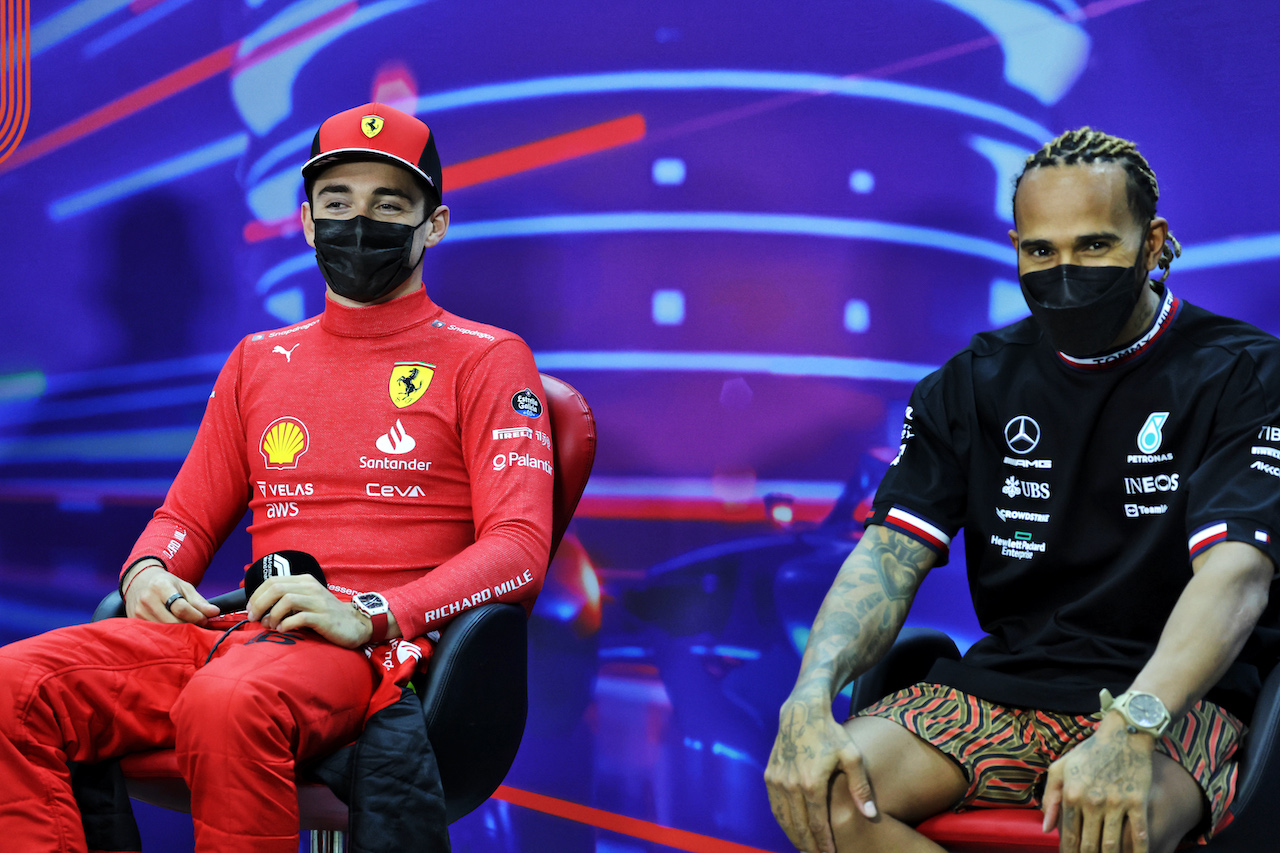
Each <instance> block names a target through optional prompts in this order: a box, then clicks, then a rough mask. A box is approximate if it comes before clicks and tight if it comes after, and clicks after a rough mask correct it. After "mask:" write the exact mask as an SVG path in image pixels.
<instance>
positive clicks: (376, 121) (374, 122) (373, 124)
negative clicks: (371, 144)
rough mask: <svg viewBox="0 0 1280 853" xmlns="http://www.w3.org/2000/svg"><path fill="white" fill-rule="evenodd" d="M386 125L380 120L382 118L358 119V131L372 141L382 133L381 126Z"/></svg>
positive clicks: (366, 117)
mask: <svg viewBox="0 0 1280 853" xmlns="http://www.w3.org/2000/svg"><path fill="white" fill-rule="evenodd" d="M384 124H386V122H384V121H383V120H382V116H365V117H364V118H362V119H360V130H361V131H362V132H363V133H364V135H365V136H367V137H369V138H370V139H373V138H374V137H375V136H377V135H378V134H379V133H381V132H382V126H383V125H384Z"/></svg>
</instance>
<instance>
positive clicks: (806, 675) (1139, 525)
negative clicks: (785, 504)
mask: <svg viewBox="0 0 1280 853" xmlns="http://www.w3.org/2000/svg"><path fill="white" fill-rule="evenodd" d="M1158 197H1159V190H1158V188H1157V184H1156V180H1155V175H1154V174H1153V173H1152V172H1151V169H1150V167H1149V166H1148V164H1147V162H1146V160H1145V159H1143V157H1142V156H1141V155H1140V154H1139V153H1138V152H1137V150H1136V149H1135V148H1134V146H1133V144H1132V143H1130V142H1127V141H1125V140H1122V139H1117V138H1115V137H1112V136H1108V135H1107V134H1103V133H1098V132H1095V131H1091V130H1090V129H1089V128H1083V129H1081V130H1078V131H1071V132H1068V133H1066V134H1063V135H1062V136H1061V137H1059V138H1057V139H1055V140H1053V141H1052V142H1050V143H1048V144H1047V145H1046V146H1045V147H1044V148H1042V149H1041V150H1040V151H1039V152H1037V153H1036V154H1034V155H1032V156H1031V157H1030V158H1028V160H1027V164H1026V167H1025V169H1024V171H1023V173H1022V175H1021V176H1020V177H1019V179H1018V183H1017V185H1016V187H1015V195H1014V199H1015V208H1014V209H1015V220H1016V221H1015V225H1016V230H1015V231H1011V232H1010V238H1011V240H1012V242H1013V245H1014V248H1015V249H1016V250H1017V253H1018V271H1019V277H1020V280H1021V283H1022V289H1023V293H1024V295H1025V297H1026V299H1027V303H1028V305H1029V306H1030V308H1031V313H1032V317H1030V318H1028V319H1026V320H1023V321H1021V322H1019V323H1015V324H1014V325H1012V326H1009V327H1007V328H1004V329H1000V330H998V331H995V332H988V333H983V334H979V335H976V336H975V337H974V339H973V341H972V342H971V343H970V345H969V347H967V348H966V349H965V350H963V351H962V352H960V353H959V354H957V355H956V356H955V357H953V358H952V359H950V360H949V361H948V362H947V363H946V364H945V365H944V366H943V367H942V368H941V369H940V370H938V371H936V372H935V373H933V374H931V375H930V376H928V377H926V378H925V379H924V380H923V381H922V382H921V383H920V384H919V385H918V386H917V387H916V389H915V391H914V393H913V394H912V397H911V402H910V405H909V406H908V408H907V411H906V417H905V420H904V424H903V430H902V444H901V447H900V450H899V453H898V456H897V458H896V459H895V460H894V462H893V464H892V466H891V467H890V469H889V472H888V474H886V476H885V478H884V481H883V482H882V483H881V486H880V489H879V491H878V492H877V495H876V500H875V504H874V511H873V514H872V515H871V517H870V518H869V519H868V526H867V530H866V533H865V534H864V536H863V538H862V541H861V542H860V543H859V545H858V547H857V548H856V549H855V550H854V552H853V554H851V555H850V557H849V559H848V560H847V561H846V562H845V564H844V566H842V568H841V570H840V573H839V575H838V576H837V577H836V580H835V583H834V584H833V586H832V589H831V591H830V592H829V593H828V595H827V598H826V600H825V601H824V602H823V605H822V609H821V610H820V611H819V613H818V617H817V619H816V620H815V622H814V626H813V631H812V632H811V634H810V638H809V643H808V646H807V648H806V650H805V654H804V659H803V661H802V663H801V672H800V677H799V679H798V680H797V683H796V687H795V689H794V690H793V692H792V694H791V696H790V697H789V698H788V700H787V702H786V703H785V704H784V705H783V708H782V712H781V718H780V727H779V733H778V739H777V742H776V744H775V746H774V750H773V754H772V755H771V757H770V760H769V767H768V769H767V771H766V774H765V777H766V782H767V783H768V785H769V795H770V800H771V802H772V805H773V810H774V815H775V817H776V818H777V819H778V822H779V823H780V824H781V825H782V827H783V829H784V830H786V832H787V834H788V837H789V838H790V839H791V840H792V842H793V843H794V844H795V845H796V846H797V847H798V848H800V849H802V850H806V851H818V850H823V851H833V850H835V849H836V846H837V845H838V846H839V849H840V850H841V851H842V853H843V852H844V851H850V850H857V851H881V850H883V851H895V853H896V852H897V851H938V850H941V848H940V847H938V846H937V845H935V844H934V843H933V842H931V841H929V840H928V839H926V838H925V837H924V836H922V835H920V834H919V833H917V832H915V830H913V829H912V828H911V825H912V824H914V823H917V822H919V821H920V820H923V819H924V818H926V817H929V816H931V815H933V814H936V813H938V812H941V811H944V810H947V809H953V808H954V809H959V808H981V807H990V806H1000V805H1003V806H1022V807H1027V808H1036V807H1038V808H1043V809H1044V826H1045V828H1046V831H1048V830H1050V829H1052V828H1053V827H1055V826H1056V827H1057V828H1058V829H1059V830H1060V834H1061V850H1063V851H1069V853H1076V851H1093V850H1098V849H1100V848H1101V849H1114V850H1120V849H1125V850H1134V851H1138V853H1145V851H1148V850H1150V851H1172V850H1173V849H1174V848H1175V847H1176V846H1177V844H1178V843H1179V842H1180V841H1181V840H1183V839H1184V837H1187V836H1191V837H1193V838H1194V839H1196V840H1198V841H1200V842H1201V843H1203V842H1204V841H1205V840H1206V839H1207V838H1208V837H1209V836H1210V835H1212V833H1213V832H1215V831H1217V830H1219V829H1221V828H1222V827H1223V826H1225V825H1226V823H1227V822H1228V821H1229V820H1230V816H1229V814H1228V812H1227V807H1228V806H1229V805H1230V802H1231V797H1232V795H1233V793H1234V790H1235V779H1236V764H1235V761H1234V758H1233V755H1234V753H1235V751H1236V748H1237V747H1238V745H1239V742H1240V739H1241V737H1242V736H1243V731H1244V726H1243V724H1242V723H1241V722H1240V719H1239V718H1240V717H1246V718H1247V716H1248V714H1249V713H1250V711H1251V710H1252V704H1253V701H1254V698H1255V696H1256V692H1257V673H1256V670H1255V669H1253V668H1251V667H1250V666H1249V665H1248V663H1249V661H1247V660H1244V659H1239V660H1238V658H1240V657H1241V651H1242V649H1243V648H1244V647H1245V642H1246V640H1248V639H1249V638H1250V636H1251V635H1252V634H1253V633H1254V629H1255V626H1256V623H1257V621H1258V619H1259V617H1260V616H1261V614H1262V612H1263V609H1264V608H1265V606H1266V603H1267V598H1268V593H1269V590H1270V586H1271V582H1272V578H1273V576H1274V574H1275V566H1276V563H1277V553H1276V552H1275V551H1274V550H1273V549H1274V548H1275V547H1276V546H1275V545H1274V544H1273V537H1274V536H1276V535H1278V534H1280V502H1277V501H1276V500H1275V497H1276V493H1277V488H1278V487H1280V483H1278V482H1277V479H1278V478H1280V341H1277V340H1276V339H1275V338H1273V337H1271V336H1270V335H1267V334H1266V333H1264V332H1261V331H1259V330H1258V329H1256V328H1254V327H1252V326H1249V325H1247V324H1244V323H1240V322H1238V321H1235V320H1230V319H1227V318H1224V317H1219V316H1216V315H1214V314H1211V313H1209V312H1207V311H1204V310H1202V309H1200V308H1197V307H1196V306H1193V305H1190V304H1188V303H1186V302H1184V301H1182V300H1180V299H1179V298H1178V297H1177V296H1175V295H1174V294H1173V293H1172V292H1171V291H1170V290H1168V289H1166V288H1165V287H1164V285H1163V282H1164V278H1165V277H1167V276H1168V267H1169V264H1170V263H1171V262H1172V260H1173V259H1174V258H1175V257H1176V256H1177V255H1178V254H1179V251H1180V249H1179V247H1178V243H1177V241H1176V240H1174V239H1173V238H1172V236H1171V235H1170V234H1169V229H1168V223H1167V222H1166V221H1165V220H1164V219H1162V218H1160V217H1158V216H1156V215H1155V212H1156V211H1155V207H1156V200H1157V199H1158ZM1156 267H1160V268H1163V269H1164V270H1165V274H1164V277H1162V278H1161V279H1160V281H1158V282H1152V281H1149V280H1148V273H1149V272H1150V271H1151V270H1152V269H1154V268H1156ZM962 527H963V528H964V529H965V543H966V548H965V552H966V553H965V557H966V561H967V566H968V572H969V583H970V589H971V592H972V595H973V601H974V607H975V610H976V612H977V615H978V619H979V622H980V623H981V625H982V627H983V629H984V630H985V631H986V632H987V635H986V636H985V637H983V638H982V639H981V640H979V641H978V642H977V643H976V644H975V645H974V646H973V647H972V648H971V649H970V650H969V651H968V653H967V654H966V655H965V656H964V659H963V660H962V661H960V662H950V661H946V662H939V663H938V664H936V665H935V666H934V668H933V670H932V671H931V672H930V673H929V677H928V680H927V682H925V683H921V684H918V685H915V686H914V687H911V688H908V689H907V690H904V691H901V692H899V693H897V694H894V695H892V696H888V697H885V698H884V699H883V700H881V701H880V702H877V703H875V704H873V705H872V706H871V707H870V708H867V709H866V710H864V711H862V712H861V713H860V715H859V716H857V717H855V718H853V719H851V720H849V721H847V722H845V723H844V724H843V725H841V724H839V723H837V722H836V721H835V720H834V719H833V718H832V715H831V701H832V698H833V696H834V694H835V693H836V691H838V690H839V689H840V688H841V687H842V686H843V685H844V684H846V683H847V682H848V681H849V680H850V679H851V678H853V677H855V676H857V675H858V674H860V673H861V672H864V671H865V670H866V669H868V668H869V667H870V666H871V665H872V664H874V663H875V661H876V660H877V659H879V658H880V657H881V656H882V655H883V654H884V652H885V651H886V650H887V648H888V647H889V645H890V644H891V643H892V641H893V638H894V637H895V636H896V634H897V632H898V630H899V629H900V628H901V626H902V624H903V620H904V619H905V617H906V613H907V609H908V607H909V606H910V604H911V600H912V598H913V597H914V595H915V592H916V590H917V589H918V587H919V584H920V582H921V580H922V579H923V578H924V576H925V574H926V573H927V572H928V571H929V569H930V568H932V567H933V566H935V565H941V564H942V563H945V562H946V559H947V548H948V545H949V543H950V541H951V537H953V536H954V535H955V534H956V533H957V531H958V530H959V529H960V528H962ZM1112 845H1114V846H1112Z"/></svg>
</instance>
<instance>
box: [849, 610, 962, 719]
mask: <svg viewBox="0 0 1280 853" xmlns="http://www.w3.org/2000/svg"><path fill="white" fill-rule="evenodd" d="M942 657H945V658H950V659H951V660H960V650H959V649H957V648H956V644H955V642H954V641H953V640H952V639H951V638H950V637H948V636H947V635H946V634H944V633H943V632H941V631H938V630H936V629H934V628H903V629H902V633H901V634H899V635H898V639H897V640H895V641H894V643H893V646H892V647H890V649H889V651H888V652H886V653H885V656H884V657H883V658H881V659H880V661H879V662H878V663H876V665H875V666H873V667H871V669H869V670H867V671H866V672H864V673H863V674H862V675H860V676H858V678H857V679H856V680H854V682H853V699H852V701H851V702H850V703H849V710H850V713H857V712H858V711H861V710H862V709H863V708H865V707H867V706H868V705H870V704H871V703H872V702H875V701H877V700H880V699H883V698H884V697H886V696H888V695H889V694H890V693H896V692H897V691H899V690H901V689H902V688H904V687H910V686H911V685H913V684H915V683H916V682H917V681H923V680H924V677H925V676H926V675H928V673H929V668H930V667H931V666H933V662H934V661H936V660H937V659H938V658H942Z"/></svg>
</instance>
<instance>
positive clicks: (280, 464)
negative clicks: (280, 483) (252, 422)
mask: <svg viewBox="0 0 1280 853" xmlns="http://www.w3.org/2000/svg"><path fill="white" fill-rule="evenodd" d="M310 446H311V436H310V435H309V434H308V432H307V425H306V424H304V423H303V422H302V421H300V420H298V419H297V418H276V419H275V420H274V421H272V422H271V423H270V425H269V426H267V428H266V429H264V430H263V431H262V441H261V442H259V444H258V450H259V451H261V453H262V458H263V459H264V460H266V463H267V467H268V468H297V467H298V459H299V458H300V457H301V456H302V454H304V453H306V452H307V448H309V447H310Z"/></svg>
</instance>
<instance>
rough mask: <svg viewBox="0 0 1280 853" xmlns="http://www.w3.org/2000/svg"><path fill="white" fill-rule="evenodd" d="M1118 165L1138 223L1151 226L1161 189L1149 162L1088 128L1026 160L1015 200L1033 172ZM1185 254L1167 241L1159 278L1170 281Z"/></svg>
mask: <svg viewBox="0 0 1280 853" xmlns="http://www.w3.org/2000/svg"><path fill="white" fill-rule="evenodd" d="M1095 162H1101V163H1119V164H1120V165H1121V166H1123V167H1124V171H1125V175H1126V177H1127V178H1128V180H1127V181H1126V187H1125V189H1126V193H1127V195H1128V200H1129V210H1130V211H1131V212H1132V213H1133V218H1134V219H1135V220H1136V221H1138V222H1150V221H1151V220H1152V219H1153V218H1154V217H1155V215H1156V202H1157V201H1158V200H1159V199H1160V185H1159V184H1158V183H1157V182H1156V173H1155V172H1153V171H1151V166H1150V165H1149V164H1148V163H1147V161H1146V158H1144V157H1143V156H1142V155H1141V154H1139V153H1138V147H1137V146H1136V145H1134V144H1133V143H1132V142H1130V141H1129V140H1127V139H1121V138H1120V137H1118V136H1112V135H1111V134H1109V133H1103V132H1102V131H1100V130H1093V129H1092V128H1090V127H1089V126H1088V125H1086V126H1084V127H1082V128H1080V129H1079V130H1068V131H1067V132H1066V133H1064V134H1062V135H1061V136H1059V137H1058V138H1057V139H1053V140H1050V141H1049V142H1047V143H1045V145H1044V147H1042V148H1041V149H1040V150H1039V151H1037V152H1036V153H1034V154H1032V155H1031V156H1030V157H1028V158H1027V162H1026V163H1025V164H1024V165H1023V167H1022V174H1021V175H1018V178H1017V180H1015V181H1014V183H1013V192H1014V196H1015V197H1016V196H1017V193H1018V184H1020V183H1021V182H1022V178H1023V176H1024V175H1026V174H1027V172H1029V171H1031V170H1032V169H1039V168H1042V167H1044V166H1057V165H1058V164H1062V165H1064V166H1073V165H1075V164H1076V163H1095ZM1181 254H1182V245H1181V244H1180V243H1179V242H1178V240H1177V238H1175V237H1174V236H1173V235H1172V234H1170V235H1169V236H1168V237H1167V238H1166V239H1165V243H1164V246H1163V247H1162V248H1161V251H1160V260H1159V261H1158V262H1157V266H1158V267H1159V268H1160V269H1162V270H1164V275H1162V276H1160V281H1161V282H1163V281H1164V280H1165V279H1166V278H1168V277H1169V265H1170V264H1171V263H1173V259H1174V258H1176V257H1178V256H1180V255H1181Z"/></svg>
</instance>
